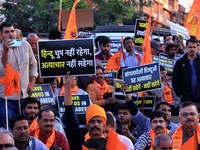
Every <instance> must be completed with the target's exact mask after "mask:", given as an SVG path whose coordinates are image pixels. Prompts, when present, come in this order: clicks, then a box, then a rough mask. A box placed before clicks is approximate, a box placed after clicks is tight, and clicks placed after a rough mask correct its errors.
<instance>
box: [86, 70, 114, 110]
mask: <svg viewBox="0 0 200 150" xmlns="http://www.w3.org/2000/svg"><path fill="white" fill-rule="evenodd" d="M93 79H94V81H93V83H91V84H89V85H88V86H87V89H86V92H87V93H88V94H89V95H90V99H91V101H92V103H93V104H97V105H99V106H102V107H105V106H106V105H107V104H113V103H115V101H116V99H115V97H109V98H106V99H104V94H105V93H110V92H112V91H113V87H112V86H111V85H108V84H107V83H106V81H105V80H104V69H103V68H102V67H100V66H97V67H96V75H94V76H93Z"/></svg>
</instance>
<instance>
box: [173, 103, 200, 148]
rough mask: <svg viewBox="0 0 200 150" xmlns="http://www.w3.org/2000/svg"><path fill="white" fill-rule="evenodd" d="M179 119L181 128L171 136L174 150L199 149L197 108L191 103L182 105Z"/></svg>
mask: <svg viewBox="0 0 200 150" xmlns="http://www.w3.org/2000/svg"><path fill="white" fill-rule="evenodd" d="M178 119H179V122H180V126H179V127H178V128H177V129H176V131H175V132H174V133H172V136H171V137H172V139H173V148H174V150H189V149H191V150H195V149H199V144H200V125H199V124H198V122H199V115H198V111H197V106H196V105H195V104H194V103H192V102H191V101H185V102H183V103H181V105H180V108H179V116H178Z"/></svg>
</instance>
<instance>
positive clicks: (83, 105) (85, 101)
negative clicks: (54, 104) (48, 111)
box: [58, 95, 90, 114]
mask: <svg viewBox="0 0 200 150" xmlns="http://www.w3.org/2000/svg"><path fill="white" fill-rule="evenodd" d="M72 100H73V104H74V111H75V113H76V114H85V113H86V109H87V107H88V106H89V105H90V100H89V95H72ZM58 110H59V113H60V114H64V112H65V107H64V96H58Z"/></svg>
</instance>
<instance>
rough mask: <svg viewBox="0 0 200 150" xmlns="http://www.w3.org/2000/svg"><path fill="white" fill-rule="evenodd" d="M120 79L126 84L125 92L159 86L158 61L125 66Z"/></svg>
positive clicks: (140, 90) (146, 89)
mask: <svg viewBox="0 0 200 150" xmlns="http://www.w3.org/2000/svg"><path fill="white" fill-rule="evenodd" d="M122 79H123V81H124V82H125V83H126V84H128V90H127V91H126V93H135V92H142V91H148V90H152V89H157V88H160V87H161V80H160V67H159V64H158V63H153V64H148V65H143V66H138V67H132V68H125V69H123V70H122Z"/></svg>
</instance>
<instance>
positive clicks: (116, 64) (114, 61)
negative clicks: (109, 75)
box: [105, 49, 122, 72]
mask: <svg viewBox="0 0 200 150" xmlns="http://www.w3.org/2000/svg"><path fill="white" fill-rule="evenodd" d="M121 54H122V49H121V50H120V51H119V52H117V53H115V54H114V55H113V56H112V57H111V58H110V59H109V60H108V62H107V65H106V70H105V72H108V71H111V70H117V71H118V70H119V69H120V58H121Z"/></svg>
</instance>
